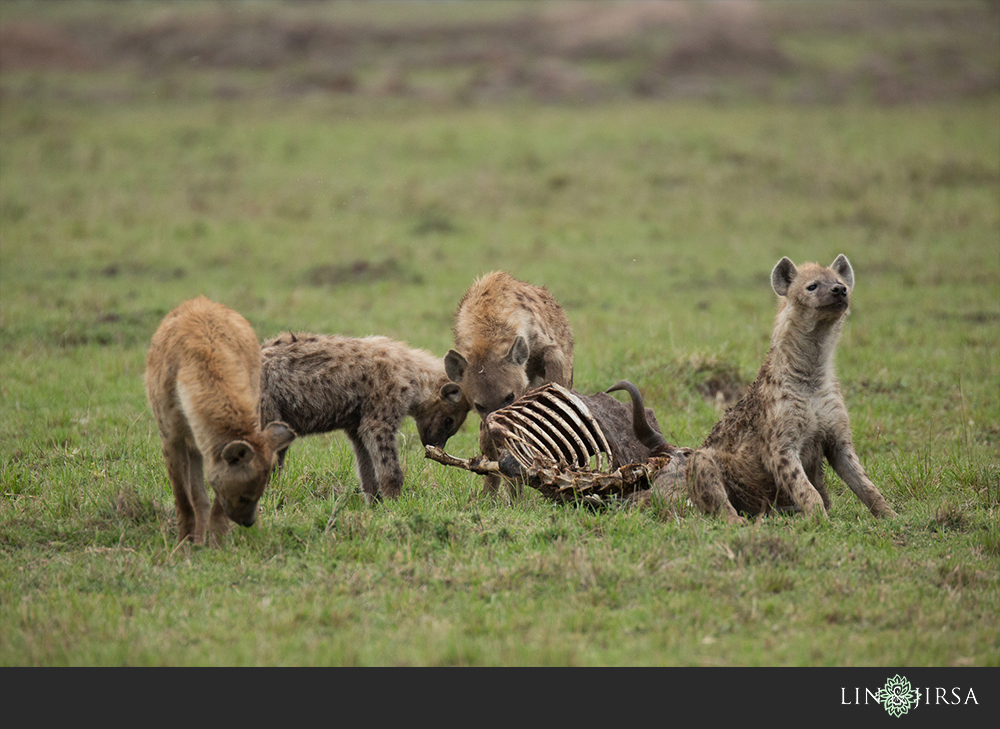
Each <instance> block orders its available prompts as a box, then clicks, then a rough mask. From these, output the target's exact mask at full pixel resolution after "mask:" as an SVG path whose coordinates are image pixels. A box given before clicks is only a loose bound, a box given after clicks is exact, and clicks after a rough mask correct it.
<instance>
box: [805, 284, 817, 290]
mask: <svg viewBox="0 0 1000 729" xmlns="http://www.w3.org/2000/svg"><path fill="white" fill-rule="evenodd" d="M818 285H819V284H815V283H811V284H809V285H808V286H806V291H815V290H816V287H817V286H818Z"/></svg>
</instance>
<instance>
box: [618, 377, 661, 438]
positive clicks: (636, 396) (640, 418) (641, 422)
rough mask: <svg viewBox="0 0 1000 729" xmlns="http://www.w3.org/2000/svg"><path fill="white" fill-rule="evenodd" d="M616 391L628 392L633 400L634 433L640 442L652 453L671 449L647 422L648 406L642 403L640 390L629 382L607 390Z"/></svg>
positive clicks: (625, 381)
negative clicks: (660, 449)
mask: <svg viewBox="0 0 1000 729" xmlns="http://www.w3.org/2000/svg"><path fill="white" fill-rule="evenodd" d="M616 391H624V392H627V393H628V394H629V397H631V398H632V432H633V433H635V437H636V438H638V439H639V442H640V443H642V444H643V445H644V446H646V447H647V448H649V450H651V451H655V450H657V449H659V448H663V449H669V448H670V444H669V443H667V441H666V439H665V438H664V437H663V436H662V435H660V434H659V433H657V432H656V431H655V430H653V429H652V428H651V427H650V426H649V422H648V421H647V420H646V406H645V405H644V404H643V402H642V393H640V392H639V388H638V387H636V386H635V385H633V384H632V383H631V382H629V381H628V380H619V381H618V382H617V383H615V384H614V385H612V386H611V387H609V388H608V389H607V392H616ZM664 452H666V451H664Z"/></svg>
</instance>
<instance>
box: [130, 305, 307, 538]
mask: <svg viewBox="0 0 1000 729" xmlns="http://www.w3.org/2000/svg"><path fill="white" fill-rule="evenodd" d="M146 394H147V396H148V397H149V404H150V406H152V409H153V414H154V415H155V416H156V422H157V425H158V426H159V429H160V440H161V442H162V445H163V457H164V458H165V459H166V462H167V475H168V476H169V478H170V485H171V487H173V490H174V501H175V503H176V505H177V526H178V536H179V541H182V542H183V541H184V540H186V539H189V540H190V541H192V542H194V543H195V544H204V543H205V539H206V534H210V535H211V537H210V539H211V543H212V544H213V545H216V546H217V545H218V544H219V541H220V539H221V538H222V536H223V535H224V534H225V533H226V531H227V530H228V528H229V524H228V522H227V521H226V517H229V519H232V520H233V521H234V522H236V523H237V524H242V525H243V526H250V525H252V524H253V523H254V520H255V519H256V517H257V502H258V500H259V499H260V497H261V494H263V493H264V487H265V486H266V485H267V481H268V477H269V475H270V473H271V468H272V467H273V465H274V461H275V456H276V454H277V453H278V452H280V451H281V450H283V449H284V448H287V447H288V444H289V443H291V442H292V440H293V439H294V438H295V433H294V432H292V430H291V429H289V428H288V426H287V425H285V424H284V423H280V422H274V423H270V424H269V425H268V426H267V427H266V428H264V429H263V430H261V429H260V421H259V420H258V400H259V398H260V344H259V343H258V342H257V336H256V335H255V334H254V331H253V329H252V328H251V327H250V324H249V323H248V322H247V320H246V319H244V318H243V317H242V316H240V315H239V314H237V313H236V312H235V311H233V310H232V309H230V308H228V307H225V306H223V305H222V304H216V303H215V302H213V301H209V300H208V299H206V298H205V297H204V296H200V297H198V298H197V299H192V300H190V301H186V302H184V303H183V304H181V305H180V306H178V307H177V308H176V309H174V310H173V311H172V312H170V313H169V314H167V316H166V318H165V319H164V320H163V323H161V324H160V327H159V328H158V329H157V330H156V333H155V334H154V335H153V340H152V343H151V345H150V348H149V356H148V357H147V360H146ZM203 469H204V471H203ZM206 478H207V480H208V484H209V486H211V487H212V490H213V491H214V492H215V501H214V503H212V504H211V507H209V501H208V496H207V493H206V491H205V481H204V479H206Z"/></svg>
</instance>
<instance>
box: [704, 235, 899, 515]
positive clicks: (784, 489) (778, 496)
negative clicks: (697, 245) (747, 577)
mask: <svg viewBox="0 0 1000 729" xmlns="http://www.w3.org/2000/svg"><path fill="white" fill-rule="evenodd" d="M771 286H772V288H773V289H774V291H775V293H776V294H777V295H778V296H780V297H781V305H780V308H779V310H778V314H777V316H776V318H775V324H774V330H773V333H772V336H771V348H770V351H769V352H768V354H767V356H766V358H765V360H764V363H763V365H762V366H761V368H760V371H759V372H758V374H757V379H756V380H755V381H754V383H753V384H752V385H751V386H750V387H749V389H748V390H747V393H746V394H745V395H744V397H743V398H742V399H741V400H740V401H739V402H738V403H737V404H736V405H734V406H733V407H732V409H730V410H729V411H728V412H727V413H726V414H725V415H724V416H723V418H722V420H720V421H719V422H718V423H717V424H716V425H715V427H714V428H713V429H712V431H711V432H710V433H709V435H708V437H707V438H706V439H705V441H704V442H703V443H702V444H701V446H700V447H699V448H697V449H695V451H694V453H692V454H691V455H690V456H689V457H688V460H687V490H688V494H689V495H690V498H691V500H692V501H693V502H694V503H695V505H696V506H698V508H700V509H701V510H702V511H704V512H706V513H710V514H720V515H722V516H724V517H725V518H726V520H727V521H729V522H731V523H739V522H742V521H743V518H742V517H741V516H740V515H739V512H746V513H748V514H759V513H762V512H765V511H767V510H768V509H772V508H795V509H797V510H800V511H803V512H805V513H806V514H811V515H822V516H825V515H826V513H827V510H828V509H829V508H830V498H829V496H828V494H827V492H826V488H825V487H824V485H823V461H824V458H825V459H826V460H827V461H829V463H830V465H831V466H832V467H833V470H834V471H835V472H836V473H837V475H839V476H840V477H841V478H842V479H843V480H844V482H845V483H846V484H847V485H848V486H849V487H850V489H851V490H852V491H853V492H854V493H855V494H856V495H857V497H858V498H859V499H861V501H862V502H863V503H864V504H865V506H867V507H868V509H869V510H870V511H871V513H872V514H874V515H875V516H878V517H882V516H895V515H896V513H895V512H894V511H893V510H892V508H890V507H889V505H888V504H887V503H886V501H885V499H884V498H883V497H882V494H881V493H879V490H878V489H877V488H876V487H875V485H874V484H873V483H872V481H871V479H870V478H868V475H867V474H866V473H865V470H864V468H863V467H862V465H861V461H860V460H859V459H858V455H857V453H856V452H855V450H854V445H853V442H852V439H851V429H850V423H849V421H848V416H847V408H846V407H845V405H844V398H843V397H842V395H841V393H840V386H839V385H838V383H837V379H836V377H835V375H834V367H833V358H834V349H835V347H836V344H837V340H838V338H839V337H840V332H841V329H842V328H843V324H844V318H845V317H846V315H847V312H848V307H849V303H850V292H851V290H852V289H853V288H854V271H853V269H852V268H851V264H850V262H849V261H848V260H847V258H846V257H845V256H844V255H842V254H841V255H839V256H837V258H836V260H834V262H833V263H832V264H831V265H830V267H829V268H826V267H824V266H819V265H817V264H815V263H807V264H804V265H802V266H800V267H798V268H797V267H796V266H795V264H794V263H792V261H791V260H789V259H788V258H782V259H781V260H780V261H779V262H778V264H777V265H776V266H775V267H774V269H773V271H772V272H771Z"/></svg>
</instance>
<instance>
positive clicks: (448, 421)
mask: <svg viewBox="0 0 1000 729" xmlns="http://www.w3.org/2000/svg"><path fill="white" fill-rule="evenodd" d="M454 424H455V419H454V418H445V419H444V427H446V428H448V429H449V430H450V429H451V426H453V425H454Z"/></svg>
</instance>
